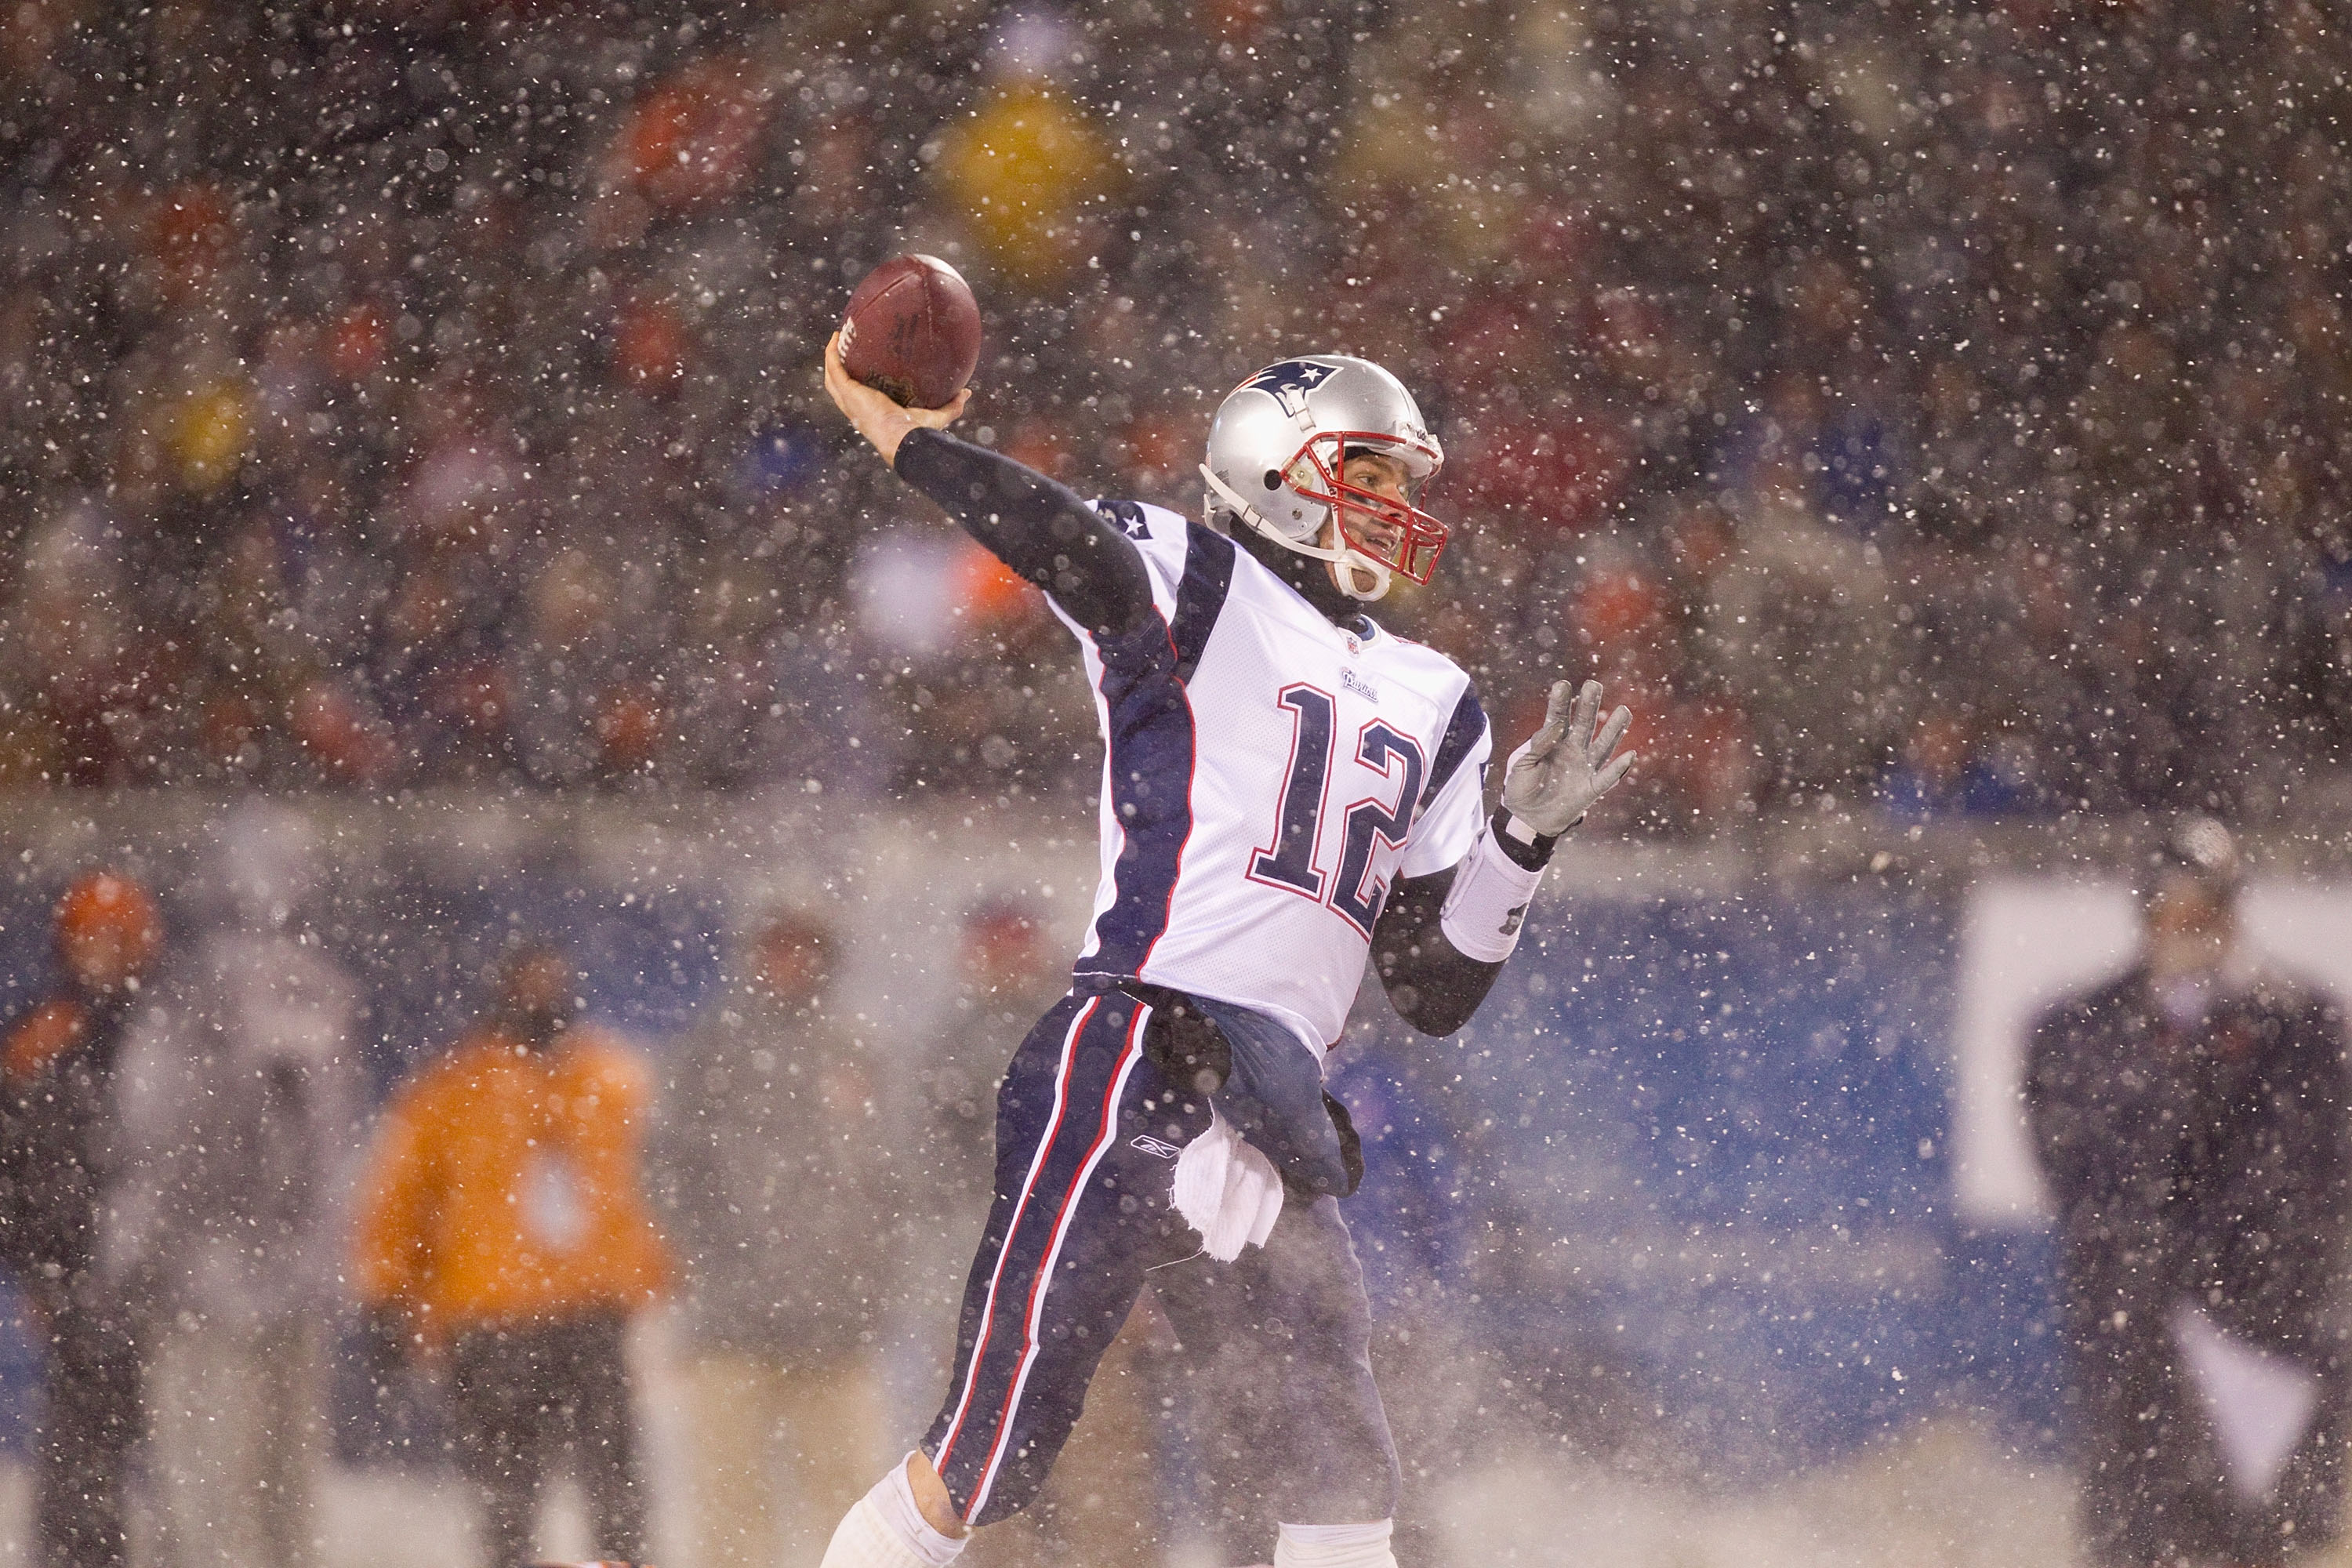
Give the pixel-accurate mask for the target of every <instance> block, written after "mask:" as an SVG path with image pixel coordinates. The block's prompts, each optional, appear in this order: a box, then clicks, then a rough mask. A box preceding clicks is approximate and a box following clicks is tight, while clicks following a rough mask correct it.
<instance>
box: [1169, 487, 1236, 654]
mask: <svg viewBox="0 0 2352 1568" xmlns="http://www.w3.org/2000/svg"><path fill="white" fill-rule="evenodd" d="M1233 585H1234V542H1233V541H1232V540H1230V539H1227V538H1226V537H1225V536H1224V535H1223V534H1222V533H1219V532H1218V531H1215V530H1214V529H1213V528H1209V527H1207V526H1205V525H1204V524H1202V523H1198V522H1188V523H1186V524H1185V525H1184V580H1183V582H1182V583H1181V584H1178V585H1177V589H1176V613H1175V615H1173V616H1171V617H1170V618H1169V622H1168V641H1169V643H1170V644H1171V646H1172V647H1174V648H1175V649H1176V679H1179V680H1181V681H1186V682H1190V681H1191V680H1192V672H1193V671H1194V670H1196V669H1198V668H1201V655H1202V652H1203V651H1205V650H1206V649H1207V647H1208V646H1209V633H1210V631H1211V630H1212V629H1213V628H1214V627H1215V626H1216V624H1217V615H1218V612H1220V611H1222V610H1223V608H1224V607H1225V595H1226V594H1227V593H1229V592H1230V591H1231V590H1232V588H1233Z"/></svg>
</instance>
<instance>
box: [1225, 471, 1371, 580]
mask: <svg viewBox="0 0 2352 1568" xmlns="http://www.w3.org/2000/svg"><path fill="white" fill-rule="evenodd" d="M1201 478H1202V479H1205V480H1207V481H1208V484H1209V489H1212V490H1214V491H1215V492H1216V493H1217V495H1218V496H1219V497H1220V498H1221V499H1222V500H1223V501H1224V503H1225V504H1226V505H1227V506H1229V507H1231V508H1232V509H1233V510H1234V516H1236V517H1238V518H1240V519H1241V520H1242V521H1244V522H1245V523H1247V524H1249V525H1250V527H1251V528H1252V529H1254V530H1255V531H1257V532H1259V533H1262V534H1264V535H1265V537H1266V538H1268V539H1271V540H1273V541H1274V542H1276V544H1279V545H1281V546H1282V547H1283V548H1284V549H1285V550H1287V551H1289V552H1291V553H1292V554H1294V555H1305V556H1309V557H1312V558H1313V559H1315V560H1317V561H1328V562H1331V563H1334V564H1336V565H1337V566H1339V568H1340V569H1339V571H1337V572H1335V573H1333V574H1332V575H1333V576H1334V577H1336V578H1337V579H1338V580H1339V592H1341V593H1342V594H1345V595H1348V597H1349V598H1350V599H1360V600H1362V601H1363V602H1364V603H1366V604H1368V605H1369V604H1370V603H1371V602H1372V601H1373V600H1374V599H1377V598H1380V597H1381V596H1382V595H1385V594H1386V593H1387V592H1388V591H1389V581H1390V574H1389V567H1388V563H1386V562H1385V561H1381V560H1377V559H1375V558H1374V557H1372V556H1370V555H1367V554H1365V553H1364V552H1362V551H1360V550H1359V549H1357V548H1356V547H1355V546H1354V545H1352V544H1342V545H1340V546H1339V549H1337V550H1326V549H1324V548H1323V547H1322V546H1321V545H1319V544H1303V543H1301V542H1298V541H1297V540H1296V539H1293V538H1291V537H1290V536H1289V535H1288V534H1286V533H1285V532H1283V531H1282V530H1280V529H1278V528H1276V526H1275V525H1274V524H1273V523H1272V522H1270V521H1267V519H1266V517H1265V514H1264V513H1263V512H1261V511H1259V510H1257V508H1255V507H1254V506H1252V505H1250V503H1249V502H1247V501H1245V500H1242V498H1241V496H1240V494H1239V492H1237V491H1236V490H1234V487H1233V486H1231V485H1229V484H1227V483H1225V481H1224V480H1223V479H1219V478H1217V476H1216V475H1214V474H1213V473H1211V472H1210V471H1209V465H1208V464H1206V463H1203V464H1202V465H1201ZM1339 537H1340V538H1341V539H1343V540H1344V539H1346V538H1347V537H1348V531H1347V530H1346V529H1344V528H1343V529H1341V530H1340V531H1339ZM1351 568H1360V569H1361V570H1363V571H1366V572H1370V574H1372V578H1373V582H1372V591H1371V592H1370V593H1369V594H1359V593H1358V592H1356V573H1355V571H1354V570H1351Z"/></svg>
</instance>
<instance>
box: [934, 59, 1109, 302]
mask: <svg viewBox="0 0 2352 1568" xmlns="http://www.w3.org/2000/svg"><path fill="white" fill-rule="evenodd" d="M938 171H939V176H940V180H941V181H942V182H944V184H945V187H946V191H947V195H948V196H949V198H950V201H951V202H952V203H953V204H954V205H956V206H957V207H959V208H960V209H961V211H962V212H963V214H964V216H966V217H967V218H968V219H969V221H970V222H971V226H972V229H973V233H974V237H975V238H976V239H977V240H978V241H979V243H980V246H981V248H982V250H984V251H985V252H986V253H987V255H988V257H989V259H990V260H991V261H992V262H993V263H994V264H995V265H996V267H997V268H998V269H999V270H1000V271H1002V272H1003V274H1004V275H1005V276H1006V277H1007V278H1009V279H1012V280H1013V281H1014V282H1016V283H1019V284H1022V285H1024V287H1028V288H1033V289H1034V288H1036V287H1038V286H1040V285H1042V284H1045V283H1050V282H1052V281H1054V280H1055V279H1059V278H1061V277H1064V276H1066V274H1068V273H1070V272H1072V271H1075V270H1076V269H1077V268H1081V267H1083V266H1085V265H1086V259H1087V256H1088V255H1089V254H1092V253H1093V251H1094V249H1095V241H1096V239H1097V223H1096V222H1094V221H1090V219H1091V218H1092V216H1093V215H1091V214H1090V213H1089V212H1088V210H1087V209H1089V208H1091V207H1097V206H1099V205H1102V203H1103V202H1104V201H1105V200H1106V199H1108V197H1110V196H1112V195H1116V194H1117V191H1118V187H1119V185H1120V184H1121V176H1122V175H1123V174H1124V171H1123V170H1122V169H1121V168H1120V166H1119V163H1118V157H1117V155H1116V154H1115V153H1113V151H1112V149H1111V145H1110V142H1109V140H1108V137H1106V136H1105V135H1104V134H1103V132H1101V130H1100V129H1099V128H1097V126H1096V124H1095V122H1094V121H1093V119H1092V118H1091V117H1089V116H1088V115H1087V113H1086V111H1085V110H1082V109H1080V108H1078V107H1077V106H1076V104H1073V103H1071V102H1070V101H1068V100H1066V99H1065V98H1063V97H1061V96H1060V95H1059V94H1057V93H1055V92H1054V91H1053V90H1052V89H1050V88H1047V87H1045V86H1044V85H1043V84H1042V83H1039V82H1035V81H1031V80H1025V79H1023V80H1015V81H1013V82H1009V83H1007V84H1006V85H1004V86H1003V87H1002V88H1000V89H997V91H996V94H995V96H994V97H993V99H992V100H991V101H990V102H989V103H988V105H987V106H986V107H985V108H983V109H982V110H981V111H980V112H979V113H978V114H977V115H975V116H974V117H973V118H972V119H971V120H969V121H964V122H963V123H962V124H961V125H960V126H958V127H957V128H956V129H955V130H954V131H952V132H950V133H949V136H948V139H947V142H946V143H945V145H944V146H943V147H942V148H941V150H940V160H939V164H938Z"/></svg>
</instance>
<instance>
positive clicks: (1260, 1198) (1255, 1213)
mask: <svg viewBox="0 0 2352 1568" xmlns="http://www.w3.org/2000/svg"><path fill="white" fill-rule="evenodd" d="M1175 1198H1176V1212H1177V1213H1178V1214H1180V1215H1183V1216H1184V1223H1186V1224H1187V1225H1189V1226H1192V1228H1193V1229H1194V1230H1197V1231H1199V1232H1200V1233H1201V1249H1202V1251H1204V1252H1206V1253H1207V1254H1208V1255H1209V1256H1210V1257H1212V1258H1215V1259H1216V1260H1217V1261H1218V1262H1220V1263H1231V1262H1232V1261H1233V1260H1234V1258H1239V1257H1240V1256H1241V1255H1242V1248H1243V1247H1244V1246H1248V1247H1264V1246H1265V1238H1266V1237H1268V1236H1270V1235H1272V1234H1273V1232H1274V1222H1275V1221H1276V1220H1277V1219H1279V1218H1280V1217H1282V1177H1281V1175H1280V1173H1277V1172H1276V1170H1275V1168H1274V1162H1273V1161H1271V1160H1269V1159H1267V1158H1266V1157H1265V1155H1264V1154H1262V1153H1260V1152H1258V1151H1257V1150H1255V1149H1254V1148H1252V1147H1251V1146H1250V1145H1249V1143H1248V1142H1245V1141H1244V1139H1243V1137H1242V1135H1241V1134H1240V1133H1239V1132H1236V1131H1234V1125H1233V1123H1232V1122H1230V1121H1226V1120H1225V1119H1224V1118H1223V1117H1222V1116H1219V1115H1217V1114H1216V1113H1215V1111H1214V1110H1212V1111H1211V1112H1210V1120H1209V1130H1208V1131H1206V1132H1203V1133H1202V1134H1201V1135H1200V1136H1199V1137H1198V1138H1195V1139H1193V1140H1192V1142H1190V1143H1187V1144H1185V1145H1184V1152H1182V1153H1181V1154H1179V1155H1177V1156H1176V1192H1175Z"/></svg>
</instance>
